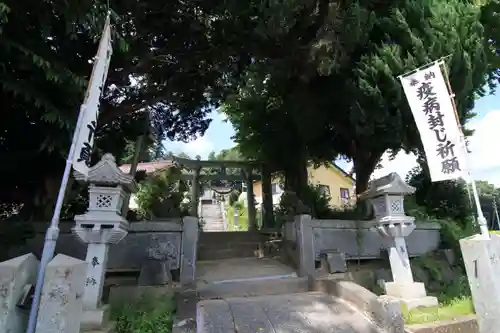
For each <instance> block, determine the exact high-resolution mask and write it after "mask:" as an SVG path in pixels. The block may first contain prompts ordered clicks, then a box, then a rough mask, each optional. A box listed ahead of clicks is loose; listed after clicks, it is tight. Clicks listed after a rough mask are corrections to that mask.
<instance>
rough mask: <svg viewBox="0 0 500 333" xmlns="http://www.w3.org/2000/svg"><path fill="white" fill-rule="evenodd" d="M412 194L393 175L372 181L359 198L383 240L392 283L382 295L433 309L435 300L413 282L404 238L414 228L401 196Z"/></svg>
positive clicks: (401, 181) (387, 285) (423, 288)
mask: <svg viewBox="0 0 500 333" xmlns="http://www.w3.org/2000/svg"><path fill="white" fill-rule="evenodd" d="M414 192H415V188H413V187H411V186H409V185H408V184H406V183H405V182H404V181H403V180H402V179H401V177H399V175H398V174H397V173H394V172H393V173H390V174H389V175H387V176H385V177H382V178H379V179H377V180H374V181H373V182H371V183H370V184H369V187H368V190H367V191H366V192H364V193H362V194H361V199H368V200H369V202H370V203H371V205H372V207H373V210H374V213H375V221H376V224H377V230H378V231H379V233H380V234H381V235H382V236H384V238H385V239H386V241H387V243H388V244H387V252H388V254H389V261H390V264H391V271H392V277H393V282H386V283H385V286H384V287H385V293H386V294H387V295H388V296H392V297H395V298H398V299H400V300H401V301H402V302H403V303H404V304H406V306H407V308H408V309H411V308H415V307H422V306H424V307H425V306H435V305H437V304H438V302H437V298H435V297H431V296H427V293H426V291H425V286H424V284H423V283H421V282H414V281H413V275H412V271H411V266H410V259H409V257H408V251H407V249H406V240H405V238H406V237H408V235H409V234H410V233H411V232H412V231H413V230H414V229H415V218H414V217H411V216H406V214H405V211H404V196H405V195H408V194H412V193H414Z"/></svg>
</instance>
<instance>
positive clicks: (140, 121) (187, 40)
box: [0, 0, 248, 219]
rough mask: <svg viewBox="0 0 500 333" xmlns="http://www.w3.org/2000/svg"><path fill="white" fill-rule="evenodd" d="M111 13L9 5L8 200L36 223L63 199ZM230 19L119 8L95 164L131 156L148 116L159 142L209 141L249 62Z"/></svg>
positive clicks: (1, 154)
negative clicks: (214, 113) (215, 117)
mask: <svg viewBox="0 0 500 333" xmlns="http://www.w3.org/2000/svg"><path fill="white" fill-rule="evenodd" d="M106 12H107V8H106V1H90V0H84V1H38V2H37V1H35V2H33V1H13V0H6V1H2V2H0V20H1V25H0V50H1V52H0V72H1V74H0V95H1V96H2V100H3V120H2V122H1V125H0V159H1V160H2V161H8V162H7V163H2V166H1V167H0V171H1V172H2V173H3V174H4V175H9V176H7V177H4V180H3V184H2V185H3V189H4V190H3V191H2V197H1V198H0V201H1V202H2V203H17V204H19V205H24V206H25V207H28V206H29V209H27V210H29V211H30V212H31V213H30V215H32V217H33V218H37V219H38V218H39V219H46V218H47V217H48V216H47V214H50V210H51V208H52V206H53V202H54V199H55V196H56V195H57V190H58V184H59V181H60V175H61V173H62V168H63V166H64V163H63V161H64V158H66V154H67V152H68V149H69V145H70V141H71V136H72V133H73V130H74V127H75V123H76V119H77V115H78V110H79V107H80V104H81V103H82V101H83V96H84V91H85V89H86V85H87V80H88V78H89V76H90V72H91V69H92V59H93V57H94V56H95V54H96V51H97V42H98V39H99V37H100V33H101V31H102V28H103V25H104V19H105V16H106ZM224 12H225V8H224V6H223V5H222V4H217V3H212V2H206V3H205V2H193V1H187V2H175V1H174V2H168V3H165V2H161V1H147V2H144V1H120V0H119V1H112V12H111V13H112V23H113V33H114V35H113V36H114V42H113V47H114V53H113V56H112V58H111V66H110V70H109V74H108V79H107V85H106V87H105V89H104V91H103V98H102V100H101V107H100V117H99V121H98V124H99V129H98V132H97V133H96V139H97V143H96V147H98V150H97V151H96V154H95V155H96V156H94V159H96V158H97V157H98V156H97V155H98V154H99V152H100V151H103V152H110V153H113V154H115V155H117V156H121V155H122V153H123V150H124V148H125V146H126V142H128V141H130V140H132V141H133V140H135V138H136V137H137V136H138V135H140V134H142V133H143V132H144V130H145V128H144V120H145V118H146V117H145V116H146V114H148V116H149V117H150V120H151V122H152V123H153V125H154V126H153V128H155V129H156V130H157V133H158V140H162V139H164V138H166V137H168V138H170V139H176V140H189V139H191V138H193V137H195V136H196V135H200V134H203V133H204V131H205V130H206V128H207V127H208V124H209V122H210V120H209V119H206V118H207V117H206V115H207V112H208V111H209V109H210V108H211V107H216V106H217V105H218V104H219V102H220V100H221V99H222V98H223V97H224V95H225V94H226V92H227V90H228V89H229V88H230V87H231V84H232V82H233V80H234V79H235V78H236V77H237V76H238V72H239V71H240V69H241V68H240V67H242V66H243V65H242V64H244V63H246V62H247V61H248V60H247V59H243V58H241V57H240V56H239V54H240V52H238V49H239V48H240V46H241V45H242V43H243V41H242V40H240V39H238V38H234V34H235V33H236V32H237V31H238V29H233V28H234V27H235V25H238V24H239V23H238V22H234V21H233V20H232V19H229V20H228V19H227V18H226V17H225V16H224V15H223V14H224ZM243 55H244V54H243ZM35 206H37V207H46V208H47V209H46V210H47V211H45V212H36V209H35V208H34V207H35Z"/></svg>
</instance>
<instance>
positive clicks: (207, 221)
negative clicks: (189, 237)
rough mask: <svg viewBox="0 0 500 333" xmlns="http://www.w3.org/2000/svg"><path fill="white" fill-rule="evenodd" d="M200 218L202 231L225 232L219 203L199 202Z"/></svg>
mask: <svg viewBox="0 0 500 333" xmlns="http://www.w3.org/2000/svg"><path fill="white" fill-rule="evenodd" d="M201 217H202V219H203V231H204V232H214V231H225V230H226V228H227V226H226V225H225V223H224V218H223V216H222V210H221V206H220V204H219V203H216V202H209V203H205V202H203V201H202V202H201Z"/></svg>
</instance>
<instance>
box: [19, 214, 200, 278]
mask: <svg viewBox="0 0 500 333" xmlns="http://www.w3.org/2000/svg"><path fill="white" fill-rule="evenodd" d="M189 219H193V220H194V221H192V223H189V222H188V220H189ZM184 222H185V223H182V219H180V218H178V219H170V220H163V221H147V222H132V223H130V227H129V230H128V235H127V236H126V237H125V238H124V239H123V240H121V241H120V242H119V243H117V244H110V246H109V255H108V256H109V257H108V263H107V271H108V272H109V271H111V272H113V271H114V272H120V271H124V272H126V271H139V270H140V269H141V267H142V265H143V264H144V261H145V259H147V257H148V249H151V248H152V247H155V246H158V244H166V245H168V246H165V248H166V249H168V251H170V252H171V253H169V256H171V257H172V258H173V265H172V269H180V268H181V266H182V263H181V255H180V254H181V253H184V257H185V258H186V261H187V263H186V264H191V263H192V264H193V265H194V261H195V258H194V255H195V254H196V243H197V238H198V223H197V222H196V218H194V217H185V218H184ZM186 222H187V223H186ZM74 225H75V223H74V222H62V223H61V224H60V234H59V239H58V241H57V246H56V253H64V254H65V255H68V256H71V257H74V258H78V259H81V260H85V256H86V253H87V244H85V243H83V242H81V241H79V240H78V238H77V237H75V235H74V234H73V233H72V231H71V228H72V227H74ZM46 228H47V226H46V225H45V224H38V225H37V224H35V237H34V238H32V239H29V240H27V242H26V245H25V246H23V247H21V248H17V249H15V250H13V251H12V252H11V253H10V257H15V256H17V255H20V254H24V253H34V254H35V255H36V256H40V255H41V253H42V249H43V243H44V236H45V232H46ZM191 229H193V230H191ZM182 247H184V249H182ZM189 249H192V250H189ZM193 251H194V252H193ZM189 253H191V254H192V256H193V257H192V258H191V259H189V258H188V257H189ZM181 276H182V273H181Z"/></svg>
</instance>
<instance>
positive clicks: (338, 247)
mask: <svg viewBox="0 0 500 333" xmlns="http://www.w3.org/2000/svg"><path fill="white" fill-rule="evenodd" d="M310 225H311V234H310V235H308V236H306V235H304V237H310V238H311V240H312V242H313V248H314V260H318V259H319V257H320V255H321V253H324V252H325V251H333V250H335V251H337V252H340V253H344V255H345V259H346V260H354V259H361V260H363V259H377V258H381V256H382V255H383V249H385V248H386V240H385V239H384V237H383V236H382V235H381V234H380V233H379V232H378V231H377V229H376V226H377V223H376V222H375V221H349V220H315V219H311V220H310ZM439 229H440V227H439V224H438V223H435V222H417V223H416V228H415V230H414V231H413V232H412V233H411V234H410V235H409V236H408V240H407V243H408V244H407V246H408V254H409V255H410V257H417V256H421V255H422V254H424V253H427V252H429V251H432V250H435V249H437V247H438V245H439V242H440V236H439ZM302 232H307V230H303V231H302ZM283 240H284V241H285V243H289V245H291V246H293V245H295V244H294V243H296V240H297V229H296V223H295V221H291V222H286V223H285V225H284V227H283Z"/></svg>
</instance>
